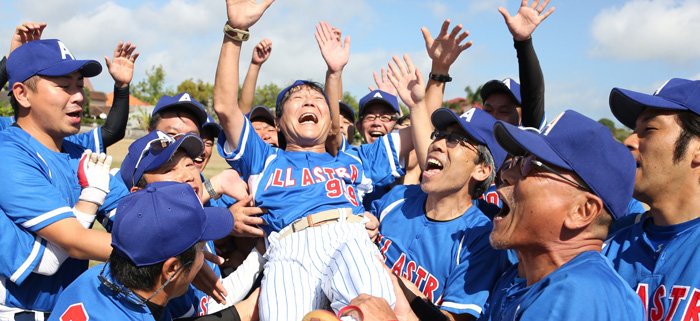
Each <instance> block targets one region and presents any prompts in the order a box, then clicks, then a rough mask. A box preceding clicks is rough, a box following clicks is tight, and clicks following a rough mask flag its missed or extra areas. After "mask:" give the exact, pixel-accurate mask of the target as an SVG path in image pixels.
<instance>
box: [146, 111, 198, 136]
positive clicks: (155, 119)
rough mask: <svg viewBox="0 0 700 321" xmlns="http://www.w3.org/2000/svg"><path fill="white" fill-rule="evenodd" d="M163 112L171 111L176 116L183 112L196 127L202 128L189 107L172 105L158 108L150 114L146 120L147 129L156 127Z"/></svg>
mask: <svg viewBox="0 0 700 321" xmlns="http://www.w3.org/2000/svg"><path fill="white" fill-rule="evenodd" d="M164 112H173V113H175V115H176V116H177V117H178V118H182V115H183V114H187V115H189V116H190V117H191V118H192V120H193V121H194V123H195V124H197V128H199V130H200V131H201V130H202V124H200V123H199V119H198V118H197V115H195V114H194V113H193V112H192V111H190V109H189V108H187V107H184V106H177V105H175V106H172V107H168V108H165V109H162V110H159V111H158V112H157V113H155V114H153V115H152V116H151V119H150V120H149V121H148V130H149V131H154V130H156V127H158V124H159V123H160V121H161V120H162V119H163V115H161V114H162V113H164Z"/></svg>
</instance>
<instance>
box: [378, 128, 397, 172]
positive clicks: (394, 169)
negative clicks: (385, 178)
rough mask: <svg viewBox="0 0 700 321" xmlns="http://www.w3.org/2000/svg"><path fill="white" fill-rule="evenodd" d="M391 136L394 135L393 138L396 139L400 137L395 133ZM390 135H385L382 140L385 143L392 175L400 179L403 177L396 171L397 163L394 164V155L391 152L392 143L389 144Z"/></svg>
mask: <svg viewBox="0 0 700 321" xmlns="http://www.w3.org/2000/svg"><path fill="white" fill-rule="evenodd" d="M389 135H392V138H396V137H398V136H399V135H398V134H396V135H395V134H394V133H391V134H389ZM389 135H384V136H383V137H382V140H383V143H384V147H385V148H386V156H387V159H388V160H389V168H391V175H394V177H396V178H398V177H400V176H401V175H399V173H398V172H397V171H396V163H394V153H392V152H391V143H390V142H389V137H388V136H389ZM397 149H398V148H397Z"/></svg>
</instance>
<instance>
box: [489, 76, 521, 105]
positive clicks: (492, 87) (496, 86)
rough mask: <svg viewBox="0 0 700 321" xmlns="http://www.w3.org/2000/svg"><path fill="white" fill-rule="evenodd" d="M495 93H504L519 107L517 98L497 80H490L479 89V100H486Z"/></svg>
mask: <svg viewBox="0 0 700 321" xmlns="http://www.w3.org/2000/svg"><path fill="white" fill-rule="evenodd" d="M497 91H500V92H504V93H506V94H507V95H508V96H509V97H510V98H512V99H513V101H515V103H516V105H520V102H519V101H518V97H515V95H513V92H512V91H510V88H508V86H506V84H504V83H503V82H502V81H499V80H491V81H489V82H487V83H486V84H484V86H483V87H481V93H480V94H481V99H482V100H486V98H488V97H489V96H491V94H493V93H494V92H497Z"/></svg>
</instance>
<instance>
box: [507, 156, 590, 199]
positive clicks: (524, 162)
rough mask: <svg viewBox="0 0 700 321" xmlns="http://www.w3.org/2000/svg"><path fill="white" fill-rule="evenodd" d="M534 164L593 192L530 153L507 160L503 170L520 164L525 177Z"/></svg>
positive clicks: (521, 172)
mask: <svg viewBox="0 0 700 321" xmlns="http://www.w3.org/2000/svg"><path fill="white" fill-rule="evenodd" d="M532 165H535V166H537V167H540V168H543V169H545V170H547V171H549V172H550V173H553V174H555V175H557V176H559V177H560V178H562V179H563V180H565V181H567V182H569V183H571V184H574V185H576V186H577V187H578V188H580V189H582V190H584V191H587V192H589V193H593V191H592V190H591V189H590V188H588V187H586V186H584V185H581V184H579V183H577V182H575V181H573V180H571V179H569V178H567V177H565V176H564V175H562V174H561V173H559V172H557V171H556V170H554V169H553V168H551V167H549V166H547V165H545V164H544V163H542V162H540V161H538V160H537V159H536V158H535V155H528V156H526V157H523V156H515V157H513V158H512V159H511V160H510V163H508V162H506V163H505V164H504V165H503V170H504V171H506V170H508V169H511V168H513V167H515V166H520V174H521V175H523V177H525V176H527V174H528V173H530V169H532Z"/></svg>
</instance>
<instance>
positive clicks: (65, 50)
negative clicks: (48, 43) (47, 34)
mask: <svg viewBox="0 0 700 321" xmlns="http://www.w3.org/2000/svg"><path fill="white" fill-rule="evenodd" d="M58 47H59V48H60V49H61V59H66V56H68V57H70V60H75V57H73V55H72V54H71V53H70V51H68V48H66V45H64V44H63V43H62V42H60V41H59V42H58Z"/></svg>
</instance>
